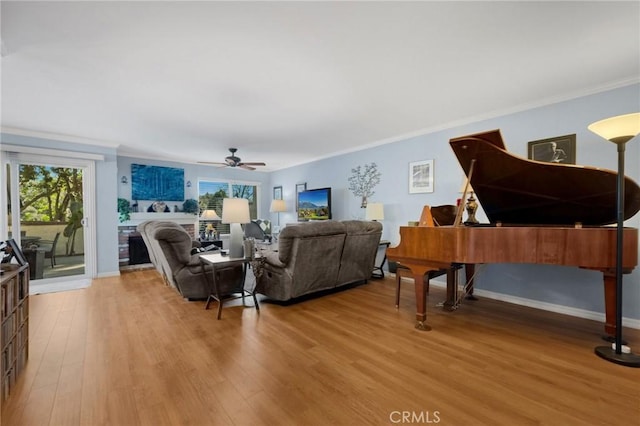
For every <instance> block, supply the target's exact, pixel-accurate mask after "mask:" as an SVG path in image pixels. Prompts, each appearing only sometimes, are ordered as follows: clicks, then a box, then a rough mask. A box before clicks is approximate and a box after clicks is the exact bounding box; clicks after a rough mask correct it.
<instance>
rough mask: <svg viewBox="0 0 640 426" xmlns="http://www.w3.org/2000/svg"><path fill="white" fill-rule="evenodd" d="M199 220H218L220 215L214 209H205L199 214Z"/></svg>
mask: <svg viewBox="0 0 640 426" xmlns="http://www.w3.org/2000/svg"><path fill="white" fill-rule="evenodd" d="M200 219H201V220H220V216H218V213H216V211H215V210H205V211H203V212H202V214H201V215H200Z"/></svg>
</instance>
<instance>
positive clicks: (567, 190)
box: [449, 130, 640, 225]
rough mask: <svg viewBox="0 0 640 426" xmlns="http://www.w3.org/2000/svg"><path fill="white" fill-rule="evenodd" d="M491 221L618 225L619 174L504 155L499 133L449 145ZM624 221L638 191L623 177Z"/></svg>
mask: <svg viewBox="0 0 640 426" xmlns="http://www.w3.org/2000/svg"><path fill="white" fill-rule="evenodd" d="M449 144H450V145H451V147H452V148H453V151H454V152H455V154H456V156H457V157H458V161H459V162H460V165H461V166H462V169H463V170H464V172H465V174H466V175H467V176H469V172H470V169H471V163H472V160H476V161H475V163H474V166H473V173H472V176H471V180H470V182H471V186H472V187H473V190H474V193H475V195H476V197H477V198H478V201H479V202H480V204H481V205H482V208H483V209H484V211H485V213H486V214H487V217H488V218H489V221H490V222H491V223H496V222H502V223H504V224H514V225H522V224H528V225H532V224H538V225H573V224H575V223H577V222H580V223H582V224H583V225H607V224H612V223H616V222H617V217H616V179H617V175H618V174H617V173H616V172H614V171H611V170H605V169H598V168H595V167H587V166H576V165H569V164H557V163H543V162H540V161H533V160H528V159H525V158H522V157H519V156H516V155H513V154H510V153H509V152H507V150H506V148H505V146H504V142H503V140H502V135H501V134H500V130H492V131H489V132H484V133H478V134H474V135H469V136H463V137H459V138H454V139H451V140H450V141H449ZM624 184H625V191H624V192H625V209H624V218H625V220H626V219H629V218H630V217H632V216H634V215H635V214H636V213H637V212H638V210H640V187H638V184H637V183H635V182H634V181H633V180H631V179H629V178H628V177H626V176H625V183H624Z"/></svg>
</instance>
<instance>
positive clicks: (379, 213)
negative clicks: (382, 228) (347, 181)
mask: <svg viewBox="0 0 640 426" xmlns="http://www.w3.org/2000/svg"><path fill="white" fill-rule="evenodd" d="M365 218H366V219H367V220H383V219H384V204H382V203H367V209H366V210H365Z"/></svg>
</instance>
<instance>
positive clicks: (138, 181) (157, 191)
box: [131, 164, 184, 201]
mask: <svg viewBox="0 0 640 426" xmlns="http://www.w3.org/2000/svg"><path fill="white" fill-rule="evenodd" d="M131 198H133V199H134V200H152V201H184V169H178V168H175V167H161V166H146V165H144V164H132V165H131Z"/></svg>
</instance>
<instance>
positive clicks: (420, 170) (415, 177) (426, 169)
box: [409, 160, 433, 194]
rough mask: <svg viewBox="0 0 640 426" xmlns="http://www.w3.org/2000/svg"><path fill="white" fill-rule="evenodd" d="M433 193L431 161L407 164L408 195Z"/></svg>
mask: <svg viewBox="0 0 640 426" xmlns="http://www.w3.org/2000/svg"><path fill="white" fill-rule="evenodd" d="M425 192H433V160H422V161H414V162H412V163H409V194H421V193H425Z"/></svg>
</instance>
